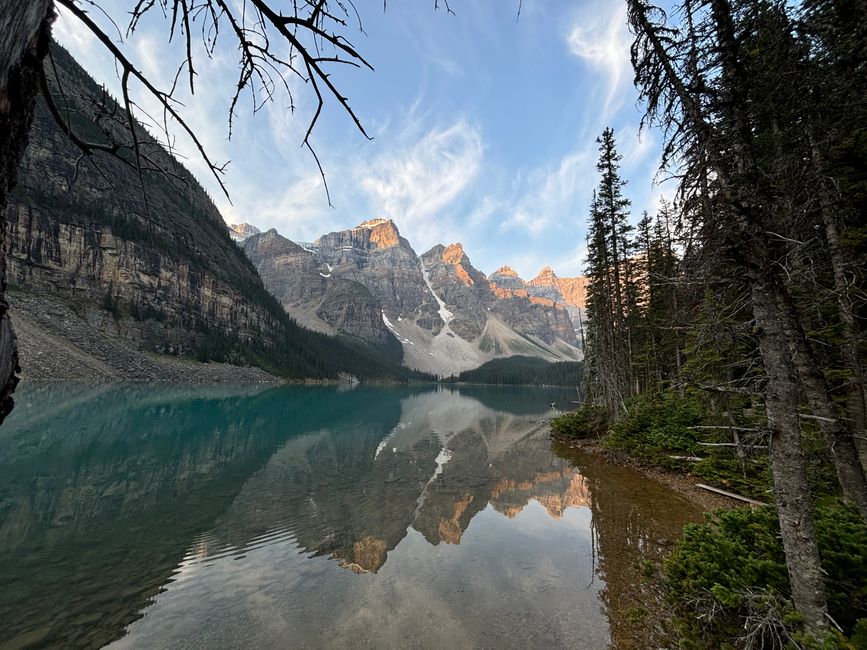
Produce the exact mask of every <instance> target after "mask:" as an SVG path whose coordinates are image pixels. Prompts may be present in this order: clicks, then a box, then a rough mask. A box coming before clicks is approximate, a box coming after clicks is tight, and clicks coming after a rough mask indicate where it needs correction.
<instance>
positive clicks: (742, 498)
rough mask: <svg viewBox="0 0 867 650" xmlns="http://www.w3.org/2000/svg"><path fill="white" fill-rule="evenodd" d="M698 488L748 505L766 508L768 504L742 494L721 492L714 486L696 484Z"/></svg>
mask: <svg viewBox="0 0 867 650" xmlns="http://www.w3.org/2000/svg"><path fill="white" fill-rule="evenodd" d="M695 486H696V487H699V488H701V489H702V490H707V491H709V492H716V493H717V494H722V495H723V496H724V497H730V498H732V499H737V500H738V501H746V502H747V503H751V504H753V505H756V506H766V505H768V504H767V503H765V502H763V501H756V500H755V499H750V498H749V497H744V496H741V495H740V494H735V493H734V492H726V491H725V490H720V489H719V488H715V487H713V486H712V485H705V484H704V483H696V484H695Z"/></svg>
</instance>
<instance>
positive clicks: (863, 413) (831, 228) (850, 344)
mask: <svg viewBox="0 0 867 650" xmlns="http://www.w3.org/2000/svg"><path fill="white" fill-rule="evenodd" d="M807 135H808V138H809V141H810V152H811V154H812V157H813V167H814V168H815V170H816V173H817V175H818V176H819V180H820V184H821V187H820V192H819V201H820V206H821V213H822V223H823V225H824V226H825V239H826V241H827V242H828V251H829V253H830V255H831V268H832V271H833V275H834V292H835V293H836V294H837V311H838V313H839V315H840V321H841V322H842V324H843V341H844V344H843V362H844V363H845V364H846V368H847V369H848V370H849V372H851V373H852V377H851V380H850V382H849V385H848V387H847V389H846V411H847V413H848V415H849V418H850V420H849V422H850V424H849V431H850V433H851V434H852V435H853V436H854V440H853V442H854V444H855V449H856V450H857V451H858V455H859V462H860V463H861V471H862V473H865V474H867V440H865V439H864V436H865V430H867V381H865V379H864V369H863V368H862V367H861V360H860V359H859V358H858V338H859V337H858V325H857V323H856V320H855V314H854V312H853V310H852V296H851V292H850V284H849V281H848V278H847V275H848V273H847V271H848V268H847V267H848V264H847V261H846V254H845V252H844V251H843V248H842V246H841V244H840V232H839V228H838V225H837V219H836V217H835V216H834V211H833V208H832V202H831V200H830V199H829V196H832V195H833V193H834V190H833V189H832V188H831V187H829V183H828V182H827V181H826V177H827V176H826V173H825V163H824V157H823V156H822V150H821V149H820V148H819V144H818V143H817V142H816V138H815V137H814V135H813V128H812V125H810V126H808V128H807ZM862 514H863V513H862Z"/></svg>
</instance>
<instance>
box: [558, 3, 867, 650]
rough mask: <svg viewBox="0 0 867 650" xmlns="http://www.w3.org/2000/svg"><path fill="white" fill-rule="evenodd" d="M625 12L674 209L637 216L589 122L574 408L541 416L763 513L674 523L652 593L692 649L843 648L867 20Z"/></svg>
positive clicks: (851, 610) (780, 10)
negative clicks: (594, 160)
mask: <svg viewBox="0 0 867 650" xmlns="http://www.w3.org/2000/svg"><path fill="white" fill-rule="evenodd" d="M628 18H629V23H630V27H631V29H632V32H633V35H634V39H635V40H634V45H633V49H632V57H633V65H634V68H635V72H636V84H637V87H638V89H639V91H640V93H641V96H642V99H643V101H644V103H645V106H646V109H647V114H646V117H645V120H646V122H647V124H648V125H653V126H657V127H659V128H660V129H661V130H662V132H663V133H664V134H665V143H664V150H663V152H664V153H663V160H662V169H663V170H664V172H665V173H667V174H669V175H671V176H673V177H674V178H673V183H669V187H670V188H671V189H672V190H676V191H675V200H674V203H666V202H663V203H661V204H660V206H659V209H658V211H657V213H656V214H655V215H648V214H644V215H641V216H640V218H638V217H637V215H634V214H633V213H632V211H631V209H630V202H629V200H628V199H627V198H626V196H627V194H628V190H627V186H626V181H625V180H624V179H622V178H621V176H620V169H619V162H620V156H619V154H618V153H617V147H616V142H615V136H614V133H613V131H611V130H610V129H607V130H606V131H605V132H604V133H603V134H602V136H601V137H600V138H599V140H598V141H597V142H598V144H599V162H598V166H597V169H598V172H599V184H598V187H597V190H596V193H595V195H594V199H593V202H592V205H591V207H590V212H589V218H588V225H589V229H588V237H587V246H588V266H587V269H586V275H587V278H588V288H587V349H586V355H587V356H586V380H585V389H586V391H587V393H588V394H589V396H590V399H589V402H588V404H587V405H586V406H585V407H584V408H582V409H581V410H580V411H579V412H577V413H575V414H572V415H570V416H568V417H567V418H564V419H563V420H561V421H559V422H557V423H555V429H556V430H558V431H560V432H561V433H564V434H567V435H577V436H582V435H588V434H592V433H604V434H605V438H604V440H605V444H606V445H608V446H609V447H612V448H615V449H618V450H620V451H622V452H626V453H629V454H630V455H632V456H634V457H637V458H640V459H642V460H643V461H644V462H651V463H655V464H658V465H663V466H666V467H674V468H679V469H680V470H681V471H684V472H690V473H692V474H693V475H694V476H697V477H700V478H702V479H703V480H704V481H705V482H711V483H715V484H716V485H719V486H721V487H728V488H729V489H732V488H734V489H736V490H737V491H739V492H741V493H742V494H748V495H750V496H752V497H754V498H756V499H758V500H760V501H764V502H768V503H773V505H774V506H775V509H776V516H773V515H768V514H767V512H766V511H758V512H757V513H754V514H753V515H749V514H747V513H744V514H742V515H737V516H735V515H732V516H728V517H722V518H718V519H716V520H715V523H713V524H712V525H709V526H707V527H699V528H696V529H695V530H690V531H688V534H687V535H686V538H685V541H684V542H683V544H682V545H681V547H680V548H679V550H678V552H677V553H676V557H675V560H674V561H673V562H672V564H671V565H670V566H669V569H668V575H667V578H668V582H667V584H668V588H669V589H670V592H671V595H672V597H673V599H674V601H675V602H676V603H678V604H677V607H678V611H679V613H680V614H681V615H682V616H683V619H682V620H683V621H684V624H683V630H686V632H685V634H687V636H688V637H690V638H692V639H693V641H692V642H693V643H698V644H699V645H701V646H717V645H719V644H720V643H730V642H734V640H736V639H737V640H738V643H741V644H742V645H743V646H744V647H760V646H761V647H767V646H768V644H769V645H771V646H773V647H783V646H785V647H805V645H807V646H809V647H814V646H813V645H811V644H815V643H817V641H816V639H823V641H822V643H827V644H830V645H829V646H824V647H851V646H849V645H846V644H847V643H849V642H848V641H844V640H843V635H847V636H849V638H850V639H852V642H854V643H856V644H857V643H858V642H859V641H858V640H859V639H860V642H863V641H864V633H865V631H867V592H865V590H864V588H863V585H864V584H867V580H865V571H864V553H865V551H867V527H865V522H864V518H865V517H867V482H865V461H867V436H865V375H864V368H865V358H864V355H865V350H867V348H865V337H864V329H865V322H867V320H865V318H867V300H865V298H867V293H865V278H864V269H865V268H867V267H865V261H867V223H865V218H864V214H865V209H867V101H865V98H867V74H865V58H864V52H865V51H867V10H865V5H864V3H855V2H835V1H832V0H811V1H808V2H804V3H800V4H798V5H796V6H791V5H789V4H788V3H783V2H757V1H751V0H738V1H734V2H728V1H719V0H710V1H707V2H692V1H690V0H687V1H685V2H682V3H680V4H679V8H678V11H677V12H675V13H672V14H669V15H666V13H665V12H664V11H663V10H662V9H661V8H659V7H657V6H654V5H653V4H651V3H649V2H646V1H645V0H630V1H629V2H628ZM635 224H637V225H635ZM605 432H607V433H605ZM747 530H750V531H751V532H750V533H749V534H748V533H747V532H746V531H747ZM734 548H737V549H738V550H737V551H735V552H734V553H733V554H732V555H728V554H729V553H732V549H734ZM763 562H765V563H766V564H765V565H762V563H763ZM840 562H843V563H844V565H845V564H846V563H849V564H848V566H851V571H850V572H848V573H847V571H846V570H845V569H843V568H842V567H843V565H841V564H839V563H840ZM761 566H764V568H763V569H760V568H759V567H761ZM770 566H773V567H775V568H774V569H773V571H779V572H781V573H777V574H774V575H773V576H772V575H771V574H770V573H767V571H768V570H769V569H768V567H770ZM697 619H702V620H704V621H706V624H705V625H696V623H695V621H696V620H697ZM859 620H860V623H859ZM690 621H691V622H690ZM683 630H682V631H683ZM802 644H805V645H802ZM837 644H839V646H838V645H837Z"/></svg>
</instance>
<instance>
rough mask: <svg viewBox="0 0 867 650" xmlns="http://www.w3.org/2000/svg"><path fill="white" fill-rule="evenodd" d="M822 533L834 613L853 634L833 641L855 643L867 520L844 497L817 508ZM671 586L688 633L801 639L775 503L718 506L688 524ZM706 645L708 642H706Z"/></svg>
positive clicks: (863, 592)
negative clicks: (700, 520) (719, 508)
mask: <svg viewBox="0 0 867 650" xmlns="http://www.w3.org/2000/svg"><path fill="white" fill-rule="evenodd" d="M816 534H817V540H818V544H819V553H820V555H821V559H822V568H823V569H824V571H825V574H826V578H825V588H826V592H827V599H828V609H829V613H830V615H831V616H832V617H833V618H834V620H835V621H837V622H838V623H839V625H840V626H841V627H842V628H843V630H844V632H845V633H846V634H850V635H852V636H851V641H850V642H845V641H844V640H843V639H842V638H841V637H839V635H834V634H831V635H830V636H829V640H828V643H829V644H830V645H827V646H826V647H851V645H850V644H851V643H855V642H856V640H857V639H858V638H861V636H863V635H864V632H865V630H867V624H865V623H862V622H859V619H862V620H863V619H864V618H867V524H865V522H864V521H863V520H862V519H861V518H860V516H859V515H858V513H857V511H856V510H855V509H854V508H851V507H849V506H846V505H842V504H841V503H839V502H837V501H828V502H826V503H825V504H822V505H820V506H819V507H817V509H816ZM664 586H665V590H666V593H667V596H668V598H669V599H670V600H671V602H672V604H673V605H674V607H675V609H676V611H677V612H678V614H679V628H680V630H681V632H682V633H683V634H684V635H685V637H686V638H691V639H692V640H693V642H694V643H700V644H704V645H705V647H717V646H722V647H725V646H726V644H729V645H732V644H734V640H736V639H740V640H741V645H748V643H747V641H748V639H747V637H748V636H749V635H750V634H752V635H753V638H752V639H751V641H752V642H753V643H755V644H757V645H760V644H761V642H765V643H767V644H768V645H769V646H770V647H774V644H773V641H772V638H773V637H775V636H776V637H777V638H781V639H784V640H786V639H788V640H790V641H791V640H794V639H797V638H798V637H797V635H796V633H797V631H798V617H797V615H796V614H795V612H794V610H793V608H792V606H791V602H790V600H789V598H790V591H789V583H788V574H787V572H786V564H785V556H784V554H783V547H782V543H781V541H780V538H779V524H778V521H777V515H776V512H775V511H774V509H773V508H771V507H766V508H759V509H757V510H752V511H751V510H749V509H745V508H744V509H740V510H730V511H719V512H717V513H715V514H714V515H711V516H709V518H708V521H707V523H705V524H689V525H687V526H686V527H685V528H684V531H683V537H682V539H681V540H680V542H679V543H678V545H677V546H676V548H675V550H674V552H673V553H672V555H671V557H670V558H669V559H668V561H667V562H666V565H665V581H664ZM699 647H701V646H699Z"/></svg>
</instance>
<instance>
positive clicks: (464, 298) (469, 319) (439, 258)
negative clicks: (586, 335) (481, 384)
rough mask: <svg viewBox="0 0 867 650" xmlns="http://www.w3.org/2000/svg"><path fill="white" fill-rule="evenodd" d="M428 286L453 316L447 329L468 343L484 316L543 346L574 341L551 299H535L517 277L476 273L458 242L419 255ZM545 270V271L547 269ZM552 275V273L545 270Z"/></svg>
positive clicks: (563, 312)
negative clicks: (499, 319)
mask: <svg viewBox="0 0 867 650" xmlns="http://www.w3.org/2000/svg"><path fill="white" fill-rule="evenodd" d="M422 261H423V262H424V265H425V268H426V269H427V273H428V276H429V277H430V280H431V284H432V285H433V288H434V290H435V291H436V293H437V295H439V296H440V297H441V298H442V299H443V300H444V301H445V303H446V305H447V306H448V307H449V309H450V310H452V311H453V313H454V319H453V320H452V321H451V323H450V325H451V328H452V331H454V332H455V334H457V335H458V336H460V337H461V338H463V339H466V340H468V341H470V340H474V339H475V338H477V337H479V336H481V335H482V333H483V331H484V329H485V326H486V324H487V320H488V317H489V316H488V315H489V313H493V314H497V315H499V316H500V317H501V318H502V320H503V321H504V322H505V324H506V325H508V326H509V327H511V328H512V329H514V330H515V331H516V332H519V333H521V334H525V335H529V336H531V337H534V338H537V339H539V340H540V341H543V342H544V343H547V344H549V345H550V344H553V343H555V342H556V341H557V340H558V339H559V340H561V341H563V342H565V343H567V344H570V345H571V344H574V343H575V332H574V328H573V326H572V322H571V319H570V317H569V313H568V312H567V310H566V308H565V306H564V305H563V304H562V302H558V299H559V298H560V296H559V294H558V295H557V296H556V298H555V297H553V296H552V297H548V296H542V295H536V294H535V292H534V288H533V287H528V286H527V285H526V284H525V283H524V281H523V280H521V278H520V277H519V276H518V274H517V273H516V272H515V271H513V270H512V269H510V268H509V267H502V268H500V269H498V270H497V271H496V272H495V273H493V274H491V279H490V281H489V279H488V278H487V277H485V275H484V273H481V272H480V271H478V270H476V269H475V268H474V267H473V265H472V264H471V263H470V260H469V258H468V257H467V255H466V253H465V252H464V250H463V247H462V246H461V245H460V244H452V245H451V246H448V247H444V246H441V245H440V246H434V247H433V248H432V249H431V250H429V251H428V252H427V253H425V254H424V255H423V256H422ZM549 270H550V269H549ZM551 273H552V274H553V271H551Z"/></svg>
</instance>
